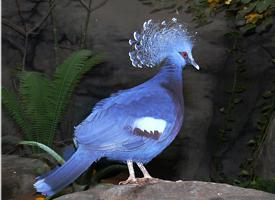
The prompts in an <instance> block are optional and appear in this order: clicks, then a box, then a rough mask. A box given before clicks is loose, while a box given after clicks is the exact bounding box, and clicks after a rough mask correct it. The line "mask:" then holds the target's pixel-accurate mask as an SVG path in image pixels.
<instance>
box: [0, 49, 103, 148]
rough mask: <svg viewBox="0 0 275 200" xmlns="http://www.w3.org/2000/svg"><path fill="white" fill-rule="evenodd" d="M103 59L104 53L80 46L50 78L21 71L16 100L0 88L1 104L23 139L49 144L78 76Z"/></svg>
mask: <svg viewBox="0 0 275 200" xmlns="http://www.w3.org/2000/svg"><path fill="white" fill-rule="evenodd" d="M102 61H103V55H101V54H92V52H91V51H89V50H80V51H78V52H76V53H74V54H73V55H72V56H70V57H69V58H68V59H66V60H65V61H64V63H63V64H61V65H59V66H58V67H57V68H56V71H55V73H54V75H53V79H52V80H49V79H47V78H46V77H44V76H43V74H41V73H38V72H28V71H23V72H22V73H21V74H20V76H19V78H20V88H19V91H18V93H19V97H20V98H19V100H18V99H17V98H16V96H15V95H14V94H13V93H11V92H9V91H8V90H6V89H2V93H3V104H4V106H5V107H6V108H7V110H8V112H9V114H10V115H11V117H12V118H13V119H14V120H15V122H16V123H17V124H18V125H19V127H20V128H21V129H22V131H23V133H24V135H25V136H26V139H28V140H32V141H35V142H40V143H43V144H45V145H47V146H49V147H52V144H53V140H54V137H55V135H56V131H57V128H58V125H59V123H60V121H61V118H62V115H63V114H64V111H65V109H66V107H67V105H68V103H69V101H70V98H71V96H72V93H73V90H74V89H75V87H76V86H77V83H78V82H79V80H80V79H81V77H82V76H83V75H84V74H85V73H86V72H87V71H89V70H90V69H91V68H92V67H93V66H95V65H97V64H99V63H101V62H102Z"/></svg>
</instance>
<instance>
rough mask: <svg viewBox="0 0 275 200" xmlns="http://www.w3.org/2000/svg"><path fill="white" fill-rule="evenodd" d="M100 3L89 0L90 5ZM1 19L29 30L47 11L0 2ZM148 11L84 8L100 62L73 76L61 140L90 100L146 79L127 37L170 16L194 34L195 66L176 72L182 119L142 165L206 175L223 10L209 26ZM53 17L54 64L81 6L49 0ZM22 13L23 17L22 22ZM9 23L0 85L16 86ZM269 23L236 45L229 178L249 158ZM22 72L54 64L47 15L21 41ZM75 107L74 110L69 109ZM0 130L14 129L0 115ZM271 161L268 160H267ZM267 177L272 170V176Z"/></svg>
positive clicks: (133, 6)
mask: <svg viewBox="0 0 275 200" xmlns="http://www.w3.org/2000/svg"><path fill="white" fill-rule="evenodd" d="M102 2H104V1H100V0H96V1H93V6H95V7H96V6H97V5H99V4H101V3H102ZM2 6H3V7H2V12H3V19H4V20H8V22H12V23H13V24H16V26H19V27H21V28H22V27H23V25H22V21H24V22H25V23H26V24H27V27H34V26H35V25H36V24H37V23H38V22H39V21H41V20H42V19H43V17H44V16H46V15H47V10H48V2H47V1H30V0H24V1H19V7H20V10H21V13H20V15H21V17H20V16H19V15H18V9H17V8H18V5H16V1H9V0H3V1H2ZM150 11H151V8H150V7H148V6H144V5H142V4H141V3H140V2H139V1H137V0H131V1H129V0H116V1H110V0H109V1H106V2H105V3H104V4H103V5H102V6H101V7H100V8H98V9H96V10H95V11H94V12H92V15H91V20H90V23H89V29H88V38H87V41H88V48H90V49H93V50H95V51H102V52H106V53H108V56H107V58H106V61H107V62H106V63H105V64H102V65H100V66H97V67H95V68H94V69H92V70H91V71H90V72H89V73H88V74H87V75H86V76H85V78H84V79H83V80H82V81H81V83H80V85H79V87H78V89H77V91H76V93H75V96H74V100H73V103H72V105H71V107H70V109H68V113H67V115H66V117H65V120H64V122H63V123H62V124H61V136H60V137H61V139H65V138H70V137H72V133H73V126H74V125H77V124H78V123H79V122H80V121H81V120H83V119H84V118H85V116H87V114H89V113H90V111H91V109H92V107H93V105H94V104H95V103H96V102H98V101H99V100H100V99H102V98H105V97H107V96H109V95H110V94H111V93H112V92H115V91H117V90H119V89H126V88H130V87H132V86H135V85H137V84H139V83H142V82H143V81H145V80H147V79H149V78H150V77H152V76H153V75H154V74H155V73H156V72H157V71H158V70H159V69H135V68H133V67H130V66H131V65H130V61H129V59H128V50H129V46H128V39H129V38H130V37H131V34H132V33H133V32H134V31H135V30H137V29H139V28H140V27H141V26H142V24H143V22H144V21H145V20H146V19H149V18H152V19H155V20H162V19H171V18H172V17H177V18H178V19H179V20H180V21H183V22H184V23H185V24H186V25H187V26H188V27H189V29H190V31H192V32H198V34H197V40H196V43H195V46H194V49H193V51H194V52H193V57H194V58H195V59H196V61H197V63H198V64H199V65H200V67H201V70H200V71H199V72H198V71H195V70H194V69H192V68H190V67H188V68H186V69H185V71H184V74H183V76H184V97H185V120H184V124H183V127H182V130H181V132H180V134H179V135H178V137H177V138H176V140H175V141H174V142H173V144H172V145H171V146H170V147H169V148H168V149H167V150H166V151H165V152H164V153H163V154H161V155H160V156H158V157H157V158H156V159H154V160H153V161H152V162H151V163H150V164H149V168H151V170H150V171H152V175H154V176H157V177H160V178H169V179H178V178H182V179H185V180H191V179H198V180H201V179H203V180H209V178H210V176H211V170H212V168H211V166H212V156H213V155H214V154H215V153H216V151H217V150H216V144H217V142H218V137H217V135H218V130H219V128H220V124H221V120H222V115H221V113H220V112H219V110H220V108H221V107H223V106H225V105H226V104H227V102H228V98H229V96H228V95H227V94H226V93H225V92H224V91H225V89H227V87H229V86H230V85H231V84H232V79H233V70H234V68H233V67H232V59H231V58H230V56H229V54H228V53H227V48H228V44H227V43H226V41H225V39H224V34H225V33H227V32H228V31H230V29H229V28H228V24H227V21H226V20H225V18H224V16H223V13H221V14H218V15H217V16H215V19H214V21H213V22H212V23H210V24H208V25H205V26H202V27H196V24H195V23H194V22H193V21H192V15H191V14H187V13H185V12H183V11H181V12H180V13H178V14H174V13H167V12H166V11H161V12H157V13H150ZM55 13H56V16H55V21H56V25H57V33H58V42H59V45H60V48H59V50H58V55H59V56H58V57H59V58H58V62H59V63H60V62H62V60H63V59H64V58H65V57H66V56H68V55H69V54H70V53H71V52H72V51H73V49H75V48H77V46H78V44H79V41H80V39H81V33H82V30H83V28H84V22H85V17H86V12H85V8H83V7H82V6H81V4H80V3H79V1H76V0H74V1H66V0H59V1H56V7H55ZM22 18H23V20H22ZM14 28H16V27H10V26H7V25H3V24H2V31H3V35H2V48H3V57H2V59H3V60H2V77H3V85H4V86H6V87H8V88H14V87H16V83H15V78H14V76H13V74H14V70H15V69H16V68H17V67H18V66H20V65H21V64H22V59H23V55H24V51H25V48H24V37H23V36H22V34H19V33H18V32H16V31H14ZM272 33H274V28H273V30H271V31H270V32H269V33H267V34H264V35H260V36H258V35H255V36H251V37H249V39H247V40H245V42H244V44H243V45H244V49H245V54H244V55H245V58H244V59H245V60H246V66H247V72H246V74H245V78H243V80H242V81H243V82H245V85H247V91H246V92H245V93H244V96H243V102H242V103H241V104H239V105H238V107H236V110H237V111H236V112H235V114H234V118H235V121H236V122H235V123H234V131H233V132H232V135H231V139H232V142H230V143H229V144H226V145H225V146H224V149H223V153H222V160H221V163H222V164H223V168H222V171H223V172H224V173H225V174H226V175H230V176H231V175H237V174H238V172H239V166H240V164H241V163H242V162H243V160H244V159H245V158H246V157H247V156H248V155H249V152H250V149H249V148H248V147H247V145H246V143H247V141H248V140H249V139H251V138H253V137H254V136H255V135H256V134H257V133H258V132H257V129H256V122H257V117H258V113H259V110H260V108H259V106H257V105H258V104H259V102H260V101H261V98H260V97H261V94H262V92H263V91H264V90H266V89H269V88H270V87H271V84H270V83H271V78H272V75H274V65H273V64H272V63H271V58H272V57H273V58H274V57H275V55H274V54H275V51H274V43H271V42H270V41H271V40H270V38H271V35H272ZM26 52H27V57H26V69H28V70H37V71H42V72H45V73H46V74H48V75H50V74H51V73H52V72H53V71H54V69H55V66H54V63H55V61H54V51H53V35H52V27H51V23H50V20H48V21H46V22H45V24H43V26H42V29H41V30H39V31H38V32H37V34H36V35H32V36H31V37H30V38H29V44H28V48H27V49H26ZM75 110H77V111H78V112H75ZM2 128H3V129H2V130H3V134H4V135H5V134H18V129H16V128H15V127H14V124H13V123H12V122H11V121H10V119H9V118H8V117H7V116H6V114H4V115H3V126H2ZM271 162H272V163H273V165H274V164H275V161H274V159H272V161H271ZM273 176H275V174H273Z"/></svg>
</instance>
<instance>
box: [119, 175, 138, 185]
mask: <svg viewBox="0 0 275 200" xmlns="http://www.w3.org/2000/svg"><path fill="white" fill-rule="evenodd" d="M127 184H138V181H137V179H136V178H132V177H129V178H128V179H127V180H126V181H120V182H119V185H127Z"/></svg>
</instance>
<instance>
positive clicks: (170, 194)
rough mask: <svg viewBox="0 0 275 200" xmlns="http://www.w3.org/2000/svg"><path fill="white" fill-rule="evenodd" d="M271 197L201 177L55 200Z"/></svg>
mask: <svg viewBox="0 0 275 200" xmlns="http://www.w3.org/2000/svg"><path fill="white" fill-rule="evenodd" d="M70 199H72V200H73V199H81V200H100V199H104V200H130V199H135V200H144V199H146V200H166V199H167V200H168V199H169V200H171V199H173V200H182V199H184V200H274V199H275V195H274V194H269V193H266V192H262V191H257V190H253V189H244V188H239V187H235V186H231V185H227V184H218V183H211V182H200V181H184V182H182V181H178V182H171V181H161V182H159V183H156V184H151V185H144V186H135V185H124V186H120V185H99V186H96V187H95V188H92V189H89V190H87V191H84V192H76V193H72V194H68V195H64V196H61V197H59V198H57V199H56V200H70Z"/></svg>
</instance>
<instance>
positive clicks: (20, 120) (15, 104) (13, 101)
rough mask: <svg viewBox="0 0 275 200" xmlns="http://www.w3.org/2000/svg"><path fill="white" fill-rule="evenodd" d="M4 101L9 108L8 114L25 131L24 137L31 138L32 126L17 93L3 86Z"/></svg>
mask: <svg viewBox="0 0 275 200" xmlns="http://www.w3.org/2000/svg"><path fill="white" fill-rule="evenodd" d="M2 103H3V105H4V106H5V108H6V109H7V111H8V114H9V115H10V116H11V118H12V119H13V120H14V121H15V122H16V123H17V124H18V126H19V127H20V128H21V129H22V130H23V132H24V133H25V134H24V138H25V139H31V138H32V137H31V128H30V126H29V123H28V122H27V120H26V119H25V117H24V113H23V110H22V106H21V104H20V102H19V101H18V99H17V97H16V95H15V94H14V93H13V92H10V91H8V90H7V89H6V88H2Z"/></svg>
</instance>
